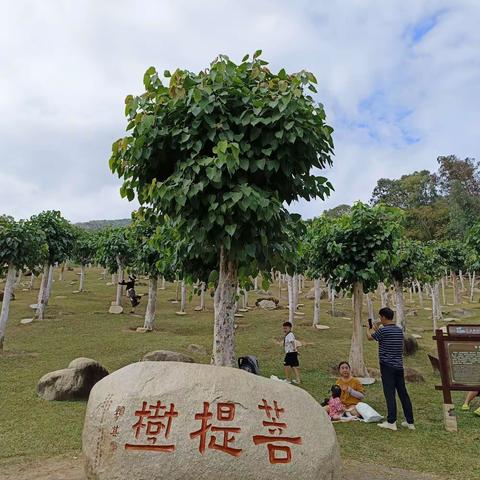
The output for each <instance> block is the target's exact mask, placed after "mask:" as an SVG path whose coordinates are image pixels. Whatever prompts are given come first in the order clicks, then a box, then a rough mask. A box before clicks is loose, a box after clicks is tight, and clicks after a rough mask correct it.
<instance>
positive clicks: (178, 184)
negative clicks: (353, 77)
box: [110, 51, 333, 268]
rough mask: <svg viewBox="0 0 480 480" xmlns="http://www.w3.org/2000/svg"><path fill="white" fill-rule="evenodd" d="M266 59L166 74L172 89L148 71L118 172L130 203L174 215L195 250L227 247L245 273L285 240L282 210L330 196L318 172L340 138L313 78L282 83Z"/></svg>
mask: <svg viewBox="0 0 480 480" xmlns="http://www.w3.org/2000/svg"><path fill="white" fill-rule="evenodd" d="M260 53H261V52H260V51H258V52H256V53H255V55H254V56H253V58H249V57H248V56H246V57H244V59H243V61H242V62H241V63H240V64H238V65H237V64H235V63H234V62H232V61H231V60H230V59H229V58H228V57H226V56H224V55H220V56H219V57H218V58H217V59H216V60H215V61H213V62H212V64H211V65H210V67H209V68H207V69H205V70H203V71H201V72H199V73H192V72H189V71H187V70H180V69H178V70H176V71H175V72H174V73H173V74H170V72H165V73H164V76H165V77H167V78H168V79H169V84H168V85H164V84H163V83H162V81H161V79H160V77H159V75H158V73H157V71H156V70H155V69H154V68H153V67H151V68H149V69H148V70H147V72H146V73H145V76H144V84H145V88H146V91H145V93H143V94H142V95H140V96H128V97H127V99H126V109H125V111H126V115H127V117H128V120H129V123H128V127H127V130H128V132H129V135H128V136H127V137H125V138H122V139H120V140H118V141H116V142H115V143H114V144H113V153H112V157H111V159H110V166H111V168H112V170H113V171H114V172H116V173H118V175H119V176H120V177H123V180H124V184H123V186H122V189H121V192H122V194H123V195H124V196H127V197H128V198H129V199H133V197H134V196H135V194H136V195H137V197H138V200H139V201H140V203H141V204H147V205H150V206H152V207H153V208H154V209H155V210H156V211H157V212H161V213H162V214H167V215H169V216H170V217H171V218H172V219H173V220H174V221H175V223H176V228H178V230H179V231H180V232H181V234H182V235H183V236H185V237H187V238H191V239H193V240H192V241H193V242H194V245H193V250H195V248H197V249H198V250H202V249H203V250H204V249H205V246H208V249H210V251H211V250H212V249H213V251H218V249H219V247H220V246H223V248H224V249H225V251H226V252H228V257H229V258H230V259H231V260H233V261H235V262H237V263H239V264H243V265H250V264H251V263H252V262H254V263H257V262H258V264H260V265H262V266H265V267H268V266H269V265H268V264H269V259H271V258H272V254H273V250H274V249H275V248H278V247H280V246H281V245H282V242H285V241H286V240H287V232H286V225H287V223H288V219H289V218H290V214H289V213H288V211H287V210H286V208H285V205H284V203H285V202H286V203H290V202H292V201H294V200H298V199H299V198H304V199H307V200H308V199H311V198H313V197H320V198H324V197H325V195H327V194H328V193H329V191H330V189H331V188H332V186H331V184H330V183H329V182H328V181H327V179H326V178H325V177H323V176H319V175H318V170H320V169H323V168H324V167H326V166H327V165H330V164H331V154H332V149H333V141H332V137H331V134H332V131H333V130H332V128H331V127H329V126H328V125H326V124H325V112H324V109H323V106H322V105H321V104H316V103H315V101H314V99H313V98H312V97H311V96H310V95H309V94H308V92H309V91H312V92H315V91H316V90H315V86H314V85H315V83H316V79H315V77H314V76H313V75H312V74H311V73H309V72H306V71H301V72H299V73H294V74H288V73H287V72H285V70H283V69H282V70H280V71H279V72H278V73H277V74H274V73H273V72H271V71H270V69H269V68H268V67H267V62H265V61H264V60H262V59H261V58H260V56H259V55H260ZM306 92H307V93H306ZM257 267H258V265H257V264H256V265H255V268H257Z"/></svg>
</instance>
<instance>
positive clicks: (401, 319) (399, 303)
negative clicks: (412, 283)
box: [393, 280, 407, 332]
mask: <svg viewBox="0 0 480 480" xmlns="http://www.w3.org/2000/svg"><path fill="white" fill-rule="evenodd" d="M393 284H394V286H395V297H396V313H397V319H396V323H397V326H399V327H400V328H401V329H402V330H403V331H404V332H405V330H406V328H407V325H406V322H405V301H404V298H403V284H402V282H400V281H398V280H394V281H393Z"/></svg>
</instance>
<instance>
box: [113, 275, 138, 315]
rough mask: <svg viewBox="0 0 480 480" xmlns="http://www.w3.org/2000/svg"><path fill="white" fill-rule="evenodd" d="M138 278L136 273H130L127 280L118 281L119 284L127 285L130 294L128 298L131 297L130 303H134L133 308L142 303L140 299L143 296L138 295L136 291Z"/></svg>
mask: <svg viewBox="0 0 480 480" xmlns="http://www.w3.org/2000/svg"><path fill="white" fill-rule="evenodd" d="M136 279H137V277H135V275H129V276H128V281H127V282H126V281H125V280H123V281H122V282H118V284H119V285H126V287H127V295H128V298H129V299H130V303H131V304H132V307H133V308H135V307H136V306H137V305H139V304H140V299H141V298H142V297H140V296H139V295H137V293H136V292H135V280H136Z"/></svg>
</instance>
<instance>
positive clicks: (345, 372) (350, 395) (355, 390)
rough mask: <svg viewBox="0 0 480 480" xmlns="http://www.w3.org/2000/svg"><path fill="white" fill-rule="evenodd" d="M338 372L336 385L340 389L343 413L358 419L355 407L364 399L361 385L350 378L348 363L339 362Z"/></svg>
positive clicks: (350, 370) (355, 379)
mask: <svg viewBox="0 0 480 480" xmlns="http://www.w3.org/2000/svg"><path fill="white" fill-rule="evenodd" d="M338 372H339V373H340V377H339V378H338V379H337V381H336V385H338V386H339V387H340V388H341V389H342V394H341V396H340V400H341V402H342V403H343V405H344V406H345V411H347V412H349V413H351V414H352V415H355V416H357V417H358V416H360V415H359V414H358V412H357V410H356V409H355V406H356V405H357V403H359V402H361V401H363V399H364V398H365V394H364V393H363V392H364V388H363V385H362V384H361V383H360V381H359V380H358V379H357V378H355V377H354V376H352V369H351V367H350V364H349V363H348V362H340V364H339V365H338Z"/></svg>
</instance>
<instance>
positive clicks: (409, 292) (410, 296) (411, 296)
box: [408, 285, 413, 303]
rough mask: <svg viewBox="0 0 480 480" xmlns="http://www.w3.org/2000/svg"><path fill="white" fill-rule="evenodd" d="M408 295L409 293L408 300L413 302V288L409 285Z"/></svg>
mask: <svg viewBox="0 0 480 480" xmlns="http://www.w3.org/2000/svg"><path fill="white" fill-rule="evenodd" d="M408 295H409V301H410V303H412V302H413V289H412V286H411V285H410V287H409V289H408Z"/></svg>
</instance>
